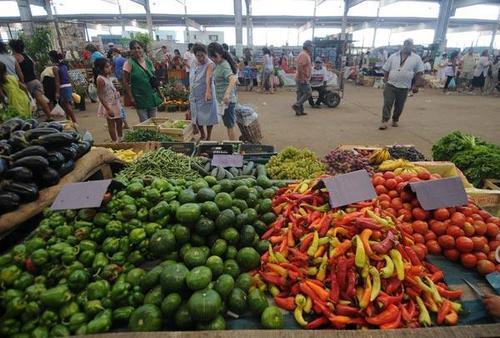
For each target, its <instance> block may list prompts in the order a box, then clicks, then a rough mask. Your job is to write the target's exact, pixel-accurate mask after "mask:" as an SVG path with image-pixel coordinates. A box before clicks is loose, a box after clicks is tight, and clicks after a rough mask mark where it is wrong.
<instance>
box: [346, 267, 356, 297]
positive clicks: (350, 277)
mask: <svg viewBox="0 0 500 338" xmlns="http://www.w3.org/2000/svg"><path fill="white" fill-rule="evenodd" d="M346 294H347V296H348V297H349V298H352V297H354V296H355V295H356V274H355V273H354V271H352V270H349V271H347V290H346Z"/></svg>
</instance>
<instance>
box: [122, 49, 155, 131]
mask: <svg viewBox="0 0 500 338" xmlns="http://www.w3.org/2000/svg"><path fill="white" fill-rule="evenodd" d="M129 48H130V53H131V57H130V58H129V59H128V60H127V61H125V63H124V64H123V85H124V87H125V93H126V95H128V98H129V99H130V102H131V104H132V105H133V106H135V108H136V109H137V115H138V116H139V120H140V121H141V122H144V121H146V120H147V119H149V118H152V117H156V113H157V107H158V106H159V105H160V104H161V103H162V99H161V97H160V95H159V94H158V85H159V84H158V80H157V79H156V77H155V76H154V75H153V74H154V67H153V62H151V60H149V59H148V58H146V57H145V56H144V46H143V45H142V43H141V42H139V41H137V40H132V41H130V43H129Z"/></svg>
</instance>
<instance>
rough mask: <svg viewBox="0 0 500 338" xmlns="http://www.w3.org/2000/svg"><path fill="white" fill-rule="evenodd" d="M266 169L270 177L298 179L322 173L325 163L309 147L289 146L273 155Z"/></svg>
mask: <svg viewBox="0 0 500 338" xmlns="http://www.w3.org/2000/svg"><path fill="white" fill-rule="evenodd" d="M266 169H267V174H268V175H269V177H270V178H273V179H281V180H297V179H307V178H314V177H316V176H318V175H321V174H322V173H324V172H325V165H324V164H323V163H322V162H321V161H320V160H319V159H318V158H317V157H316V155H315V154H314V153H313V152H312V151H310V150H308V149H297V148H294V147H287V148H285V149H283V150H282V151H280V152H279V153H278V154H277V155H275V156H272V157H271V159H270V160H269V162H268V163H267V165H266Z"/></svg>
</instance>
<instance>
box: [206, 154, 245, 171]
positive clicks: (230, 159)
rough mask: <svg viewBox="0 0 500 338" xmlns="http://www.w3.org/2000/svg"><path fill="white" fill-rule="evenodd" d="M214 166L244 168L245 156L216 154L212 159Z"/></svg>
mask: <svg viewBox="0 0 500 338" xmlns="http://www.w3.org/2000/svg"><path fill="white" fill-rule="evenodd" d="M212 166H213V167H223V168H227V167H235V168H241V167H243V155H240V154H232V155H223V154H214V157H212Z"/></svg>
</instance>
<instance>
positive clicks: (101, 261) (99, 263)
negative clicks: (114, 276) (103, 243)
mask: <svg viewBox="0 0 500 338" xmlns="http://www.w3.org/2000/svg"><path fill="white" fill-rule="evenodd" d="M108 263H109V260H108V258H107V257H106V255H105V254H104V253H103V252H98V253H97V254H96V255H95V257H94V261H93V262H92V269H94V270H95V271H97V270H99V269H102V268H104V267H105V266H106V265H107V264H108Z"/></svg>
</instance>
